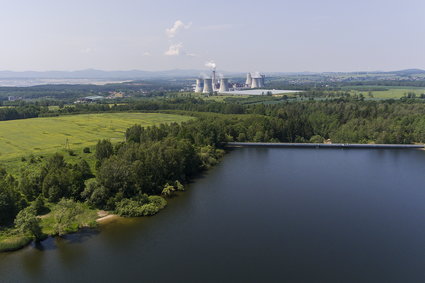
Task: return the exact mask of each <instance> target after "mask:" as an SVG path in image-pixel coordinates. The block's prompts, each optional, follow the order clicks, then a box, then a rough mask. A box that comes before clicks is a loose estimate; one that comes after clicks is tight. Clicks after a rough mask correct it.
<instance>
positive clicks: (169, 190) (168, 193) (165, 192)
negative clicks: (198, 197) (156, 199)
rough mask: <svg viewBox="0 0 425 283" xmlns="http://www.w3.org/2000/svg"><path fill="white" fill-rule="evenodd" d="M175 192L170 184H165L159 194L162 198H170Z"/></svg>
mask: <svg viewBox="0 0 425 283" xmlns="http://www.w3.org/2000/svg"><path fill="white" fill-rule="evenodd" d="M175 190H176V189H175V188H174V187H173V186H171V185H170V184H166V185H165V186H164V189H163V190H162V192H161V194H162V195H163V196H164V197H171V196H172V195H173V194H174V192H175Z"/></svg>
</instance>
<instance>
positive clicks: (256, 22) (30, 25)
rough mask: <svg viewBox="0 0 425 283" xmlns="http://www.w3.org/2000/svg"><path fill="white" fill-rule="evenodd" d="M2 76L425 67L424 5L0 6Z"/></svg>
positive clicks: (312, 0)
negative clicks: (212, 67)
mask: <svg viewBox="0 0 425 283" xmlns="http://www.w3.org/2000/svg"><path fill="white" fill-rule="evenodd" d="M0 7H1V8H0V70H12V71H24V70H35V71H47V70H81V69H89V68H94V69H101V70H133V69H137V70H148V71H159V70H170V69H197V70H198V69H207V66H206V63H207V62H214V63H215V64H216V65H217V69H218V70H226V71H237V72H245V71H261V72H304V71H312V72H323V71H376V70H382V71H390V70H400V69H408V68H422V69H425V1H424V0H404V1H400V0H397V1H394V0H356V1H351V0H350V1H347V0H297V1H294V0H290V1H288V0H261V1H258V0H257V1H251V0H245V1H240V0H227V1H226V0H214V1H203V0H187V1H185V0H173V1H171V0H168V1H166V0H72V1H70V0H67V1H63V0H37V1H34V0H14V1H11V0H7V1H6V0H0Z"/></svg>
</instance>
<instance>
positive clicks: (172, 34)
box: [165, 20, 192, 38]
mask: <svg viewBox="0 0 425 283" xmlns="http://www.w3.org/2000/svg"><path fill="white" fill-rule="evenodd" d="M191 26H192V23H188V24H186V25H185V24H184V23H183V22H182V21H180V20H177V21H175V22H174V25H173V26H172V27H171V28H167V29H166V30H165V33H166V34H167V36H168V37H169V38H173V37H175V36H176V34H177V32H178V31H179V30H180V29H189V28H190V27H191Z"/></svg>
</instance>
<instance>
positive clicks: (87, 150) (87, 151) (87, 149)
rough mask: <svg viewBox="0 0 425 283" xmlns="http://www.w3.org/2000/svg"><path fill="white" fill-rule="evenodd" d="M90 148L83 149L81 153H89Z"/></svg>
mask: <svg viewBox="0 0 425 283" xmlns="http://www.w3.org/2000/svg"><path fill="white" fill-rule="evenodd" d="M90 152H91V151H90V147H85V148H83V153H90Z"/></svg>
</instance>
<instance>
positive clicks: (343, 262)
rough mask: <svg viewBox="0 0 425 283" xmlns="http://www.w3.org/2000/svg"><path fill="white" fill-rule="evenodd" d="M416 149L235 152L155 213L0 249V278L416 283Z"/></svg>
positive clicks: (424, 164) (424, 203)
mask: <svg viewBox="0 0 425 283" xmlns="http://www.w3.org/2000/svg"><path fill="white" fill-rule="evenodd" d="M424 172H425V151H421V150H387V149H386V150H367V149H355V150H347V149H279V148H241V149H235V150H233V151H232V152H230V153H229V154H227V155H226V156H225V157H224V159H223V160H222V162H221V163H220V164H219V165H218V166H216V167H215V168H213V169H212V170H210V171H209V172H207V173H206V174H205V176H203V177H201V178H198V179H197V180H195V182H194V183H193V184H191V185H190V187H189V190H188V191H187V192H185V193H183V194H180V195H179V196H177V197H175V198H174V199H172V200H171V201H170V203H169V206H168V207H167V208H166V209H165V210H163V211H161V212H160V213H159V214H158V215H157V216H154V217H147V218H139V219H124V220H120V221H116V222H114V223H111V224H108V225H105V226H103V227H101V228H100V231H99V232H96V231H92V230H86V231H82V232H81V233H77V234H73V235H68V236H66V238H65V239H60V240H59V239H51V238H50V239H48V240H46V241H44V242H42V243H41V244H39V245H38V246H34V245H33V246H30V247H28V248H25V249H23V250H20V251H17V252H14V253H7V254H0V282H130V281H131V282H132V281H137V282H424V281H425V268H424V267H425V245H424V241H425V174H424Z"/></svg>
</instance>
